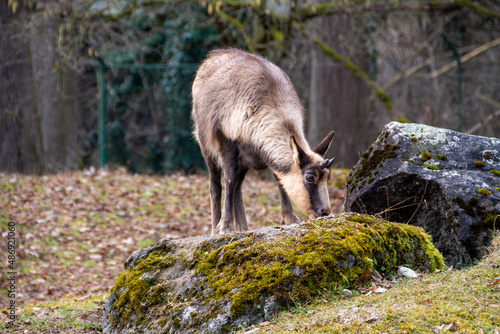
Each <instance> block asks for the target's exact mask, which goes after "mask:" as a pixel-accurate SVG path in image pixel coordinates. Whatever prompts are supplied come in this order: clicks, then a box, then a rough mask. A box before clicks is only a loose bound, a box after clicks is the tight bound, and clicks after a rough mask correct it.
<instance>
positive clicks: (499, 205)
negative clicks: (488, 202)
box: [495, 203, 500, 213]
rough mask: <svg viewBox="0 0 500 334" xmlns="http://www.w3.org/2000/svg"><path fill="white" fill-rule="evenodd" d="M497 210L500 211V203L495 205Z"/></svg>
mask: <svg viewBox="0 0 500 334" xmlns="http://www.w3.org/2000/svg"><path fill="white" fill-rule="evenodd" d="M495 211H496V212H499V213H500V203H498V204H497V205H495Z"/></svg>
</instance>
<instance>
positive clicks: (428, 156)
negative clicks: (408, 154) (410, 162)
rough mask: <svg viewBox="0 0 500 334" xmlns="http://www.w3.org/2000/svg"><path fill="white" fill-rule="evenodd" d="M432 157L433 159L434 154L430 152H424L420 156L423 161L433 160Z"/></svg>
mask: <svg viewBox="0 0 500 334" xmlns="http://www.w3.org/2000/svg"><path fill="white" fill-rule="evenodd" d="M431 159H432V155H431V154H430V153H429V152H424V153H422V155H420V158H419V160H420V161H422V162H426V161H428V160H431Z"/></svg>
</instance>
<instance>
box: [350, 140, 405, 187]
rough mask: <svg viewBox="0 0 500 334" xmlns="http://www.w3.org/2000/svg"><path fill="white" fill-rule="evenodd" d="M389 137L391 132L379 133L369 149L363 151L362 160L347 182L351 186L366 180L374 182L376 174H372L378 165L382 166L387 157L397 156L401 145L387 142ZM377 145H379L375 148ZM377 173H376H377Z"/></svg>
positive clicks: (359, 184)
mask: <svg viewBox="0 0 500 334" xmlns="http://www.w3.org/2000/svg"><path fill="white" fill-rule="evenodd" d="M388 137H389V132H387V131H386V132H384V133H379V135H378V137H377V138H376V139H375V141H374V142H373V143H372V145H370V147H369V148H368V151H367V152H365V153H363V155H362V157H361V161H360V162H359V166H358V168H357V169H356V171H354V172H351V173H349V175H348V178H347V180H346V184H347V185H348V186H350V187H360V186H362V185H364V184H365V183H366V182H368V183H371V182H373V181H374V180H375V179H374V175H373V174H372V173H373V172H374V171H375V170H376V169H377V167H381V166H382V165H383V164H384V161H385V160H386V159H393V158H396V157H397V155H398V154H397V152H396V150H398V149H399V148H400V146H399V145H393V144H390V143H386V139H387V138H388ZM374 146H375V147H378V148H376V149H374ZM375 175H376V174H375Z"/></svg>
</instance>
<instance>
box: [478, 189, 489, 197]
mask: <svg viewBox="0 0 500 334" xmlns="http://www.w3.org/2000/svg"><path fill="white" fill-rule="evenodd" d="M476 192H477V193H478V194H480V195H483V196H488V195H491V191H489V190H488V189H483V188H479V189H478V190H476Z"/></svg>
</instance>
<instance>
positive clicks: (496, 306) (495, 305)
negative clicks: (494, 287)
mask: <svg viewBox="0 0 500 334" xmlns="http://www.w3.org/2000/svg"><path fill="white" fill-rule="evenodd" d="M486 306H489V307H494V308H499V307H500V305H498V304H487V305H486Z"/></svg>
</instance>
